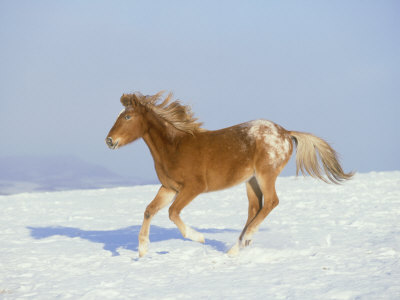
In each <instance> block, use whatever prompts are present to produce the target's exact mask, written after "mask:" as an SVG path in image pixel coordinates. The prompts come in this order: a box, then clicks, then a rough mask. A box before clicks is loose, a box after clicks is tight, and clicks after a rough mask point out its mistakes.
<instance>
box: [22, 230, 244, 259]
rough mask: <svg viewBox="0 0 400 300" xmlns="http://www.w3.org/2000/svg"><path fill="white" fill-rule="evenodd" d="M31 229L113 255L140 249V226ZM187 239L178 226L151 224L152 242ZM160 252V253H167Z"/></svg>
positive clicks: (35, 233) (37, 235)
mask: <svg viewBox="0 0 400 300" xmlns="http://www.w3.org/2000/svg"><path fill="white" fill-rule="evenodd" d="M27 228H28V229H29V230H30V231H31V236H32V237H33V238H35V239H38V240H40V239H44V238H48V237H51V236H56V235H59V236H66V237H69V238H82V239H85V240H88V241H90V242H94V243H101V244H104V247H103V249H104V250H108V251H110V252H111V253H112V255H113V256H118V255H119V253H118V251H117V249H118V248H124V249H128V250H132V251H137V250H138V244H139V242H138V235H139V231H140V226H138V225H136V226H130V227H126V228H122V229H116V230H98V231H91V230H82V229H79V228H72V227H27ZM196 230H198V231H199V232H202V233H222V232H237V230H233V229H196ZM173 239H174V240H187V239H185V238H184V237H182V235H181V233H180V232H179V230H178V229H177V228H163V227H159V226H154V225H152V226H151V229H150V242H153V243H154V242H162V241H167V240H173ZM205 245H208V246H211V247H212V248H214V249H215V250H217V251H220V252H225V251H226V250H227V246H226V245H225V244H224V243H223V242H221V241H217V240H210V239H206V242H205ZM165 253H166V252H160V253H159V254H165Z"/></svg>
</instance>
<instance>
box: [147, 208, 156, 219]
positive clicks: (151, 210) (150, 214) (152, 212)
mask: <svg viewBox="0 0 400 300" xmlns="http://www.w3.org/2000/svg"><path fill="white" fill-rule="evenodd" d="M155 212H156V211H155V209H154V207H153V206H152V205H151V204H150V205H148V206H147V207H146V210H145V211H144V218H145V219H150V218H151V217H152V216H154V214H155Z"/></svg>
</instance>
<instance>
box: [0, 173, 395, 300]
mask: <svg viewBox="0 0 400 300" xmlns="http://www.w3.org/2000/svg"><path fill="white" fill-rule="evenodd" d="M157 189H158V186H156V185H154V186H153V185H152V186H135V187H124V188H112V189H103V190H74V191H64V192H44V193H31V194H29V193H24V194H17V195H9V196H0V223H1V225H0V249H1V250H0V251H1V253H0V299H400V172H398V171H396V172H381V173H375V172H373V173H368V174H357V175H356V177H355V178H354V179H353V180H352V181H349V182H347V183H345V184H344V185H342V186H335V185H328V184H325V183H322V182H319V181H316V180H314V179H310V178H301V177H299V178H297V179H296V178H294V177H286V178H280V179H279V180H278V182H277V191H278V195H279V198H280V205H279V206H278V207H277V208H276V209H275V210H274V211H273V212H272V213H271V214H270V216H269V217H268V218H267V219H266V220H265V221H264V223H263V224H262V225H261V227H260V231H259V232H258V233H257V234H256V235H255V236H254V242H253V244H252V245H251V246H250V247H248V248H246V249H244V250H242V251H241V252H240V253H239V255H238V256H236V257H233V258H232V257H229V256H227V255H226V254H225V252H226V251H227V250H228V249H229V247H230V246H232V245H233V244H234V243H235V242H236V239H237V237H238V236H239V234H240V232H241V229H242V227H243V225H244V223H245V221H246V217H247V198H246V193H245V187H244V185H240V186H237V187H234V188H232V189H229V190H225V191H221V192H216V193H210V194H203V195H201V196H200V197H198V198H197V199H195V200H194V201H193V202H192V203H191V204H190V205H189V206H188V207H187V208H186V209H185V210H184V211H183V213H182V217H183V220H184V221H185V222H186V223H187V224H188V225H191V226H193V227H194V228H196V229H197V230H199V231H200V232H202V233H204V235H205V237H206V243H205V244H199V243H195V242H192V241H188V240H185V239H183V238H182V237H181V235H180V233H179V231H178V229H177V228H176V227H175V225H174V224H173V223H171V222H170V221H169V219H168V215H167V212H168V209H164V210H163V211H161V212H160V213H159V214H158V215H157V216H156V217H155V218H154V219H153V222H152V227H151V234H150V240H151V244H150V247H149V252H148V254H147V256H145V257H144V258H141V259H138V252H137V247H138V242H137V235H138V232H139V229H140V225H141V223H142V218H143V212H144V210H145V207H146V205H147V204H148V203H149V202H150V200H152V199H153V197H154V196H155V194H156V191H157Z"/></svg>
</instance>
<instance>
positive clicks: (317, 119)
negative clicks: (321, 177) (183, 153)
mask: <svg viewBox="0 0 400 300" xmlns="http://www.w3.org/2000/svg"><path fill="white" fill-rule="evenodd" d="M0 40H1V47H0V136H1V147H0V157H7V156H11V155H12V156H27V155H37V156H54V155H60V156H63V155H71V156H76V157H79V158H80V159H82V160H85V161H87V162H90V163H94V164H98V165H102V166H105V167H107V168H109V169H110V170H112V171H114V172H115V173H118V174H121V175H124V176H133V177H137V178H142V179H145V180H149V181H155V180H156V174H155V171H154V167H153V160H152V157H151V155H150V152H149V150H148V149H147V147H146V145H145V144H144V142H143V141H142V140H139V141H136V142H135V143H133V144H131V145H128V146H126V147H124V148H121V149H119V150H117V151H111V150H109V149H108V148H107V147H106V145H105V143H104V139H105V137H106V135H107V133H108V131H109V129H110V128H111V127H112V125H113V123H114V121H115V119H116V117H117V115H118V113H119V112H120V111H121V109H122V107H121V104H120V102H119V98H120V96H121V95H122V94H123V93H130V92H134V91H140V92H142V93H143V94H154V93H156V92H158V91H160V90H166V91H171V92H173V93H174V95H175V97H176V98H177V99H180V100H181V101H182V102H183V103H185V104H189V105H191V106H192V109H193V111H194V112H195V115H196V116H197V117H198V118H199V119H200V120H201V121H203V122H204V127H205V128H207V129H219V128H224V127H228V126H231V125H234V124H238V123H242V122H246V121H249V120H254V119H260V118H262V119H268V120H271V121H274V122H276V123H277V124H279V125H281V126H283V127H284V128H286V129H287V130H296V131H305V132H311V133H313V134H315V135H317V136H319V137H322V138H324V139H326V140H327V141H328V142H330V143H331V145H332V146H333V147H334V148H335V149H336V150H337V151H338V152H339V153H340V157H341V161H342V163H343V167H344V169H345V170H346V171H350V170H355V171H358V172H370V171H387V170H400V159H399V155H398V153H399V151H400V142H399V137H400V136H399V133H398V129H399V121H398V117H397V115H398V114H399V112H400V97H399V95H400V55H399V53H400V2H398V1H386V0H385V1H301V2H300V1H183V0H182V1H40V0H39V1H4V0H1V1H0ZM294 174H295V167H294V162H293V159H292V160H291V162H290V163H289V166H288V167H287V168H286V169H285V170H284V171H283V175H284V176H290V175H294Z"/></svg>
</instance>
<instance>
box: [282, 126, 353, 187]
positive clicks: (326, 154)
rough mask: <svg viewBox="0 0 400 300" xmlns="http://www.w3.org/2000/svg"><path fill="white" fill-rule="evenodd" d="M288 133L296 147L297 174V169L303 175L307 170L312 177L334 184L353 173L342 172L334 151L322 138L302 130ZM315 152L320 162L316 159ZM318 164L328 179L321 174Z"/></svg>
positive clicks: (297, 172)
mask: <svg viewBox="0 0 400 300" xmlns="http://www.w3.org/2000/svg"><path fill="white" fill-rule="evenodd" d="M289 134H290V135H291V137H292V139H293V140H294V143H295V144H296V148H297V150H296V167H297V170H296V174H297V175H298V174H299V170H301V173H303V175H304V174H305V173H306V172H307V173H308V174H310V175H311V176H312V177H314V178H319V179H321V180H323V181H325V182H327V183H329V182H332V183H336V184H339V183H341V181H344V180H347V179H350V178H351V177H352V176H353V175H354V172H349V173H344V172H343V169H342V167H341V166H340V163H339V159H338V155H337V153H336V151H335V150H334V149H333V148H332V147H331V146H330V145H329V144H328V143H327V142H326V141H324V140H323V139H321V138H319V137H316V136H314V135H312V134H310V133H304V132H297V131H290V132H289ZM317 152H318V154H319V158H320V161H321V163H319V161H318V157H317ZM320 164H321V165H322V167H323V169H324V173H325V174H326V176H327V177H328V179H326V178H325V177H324V176H323V172H322V170H321V166H320Z"/></svg>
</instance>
